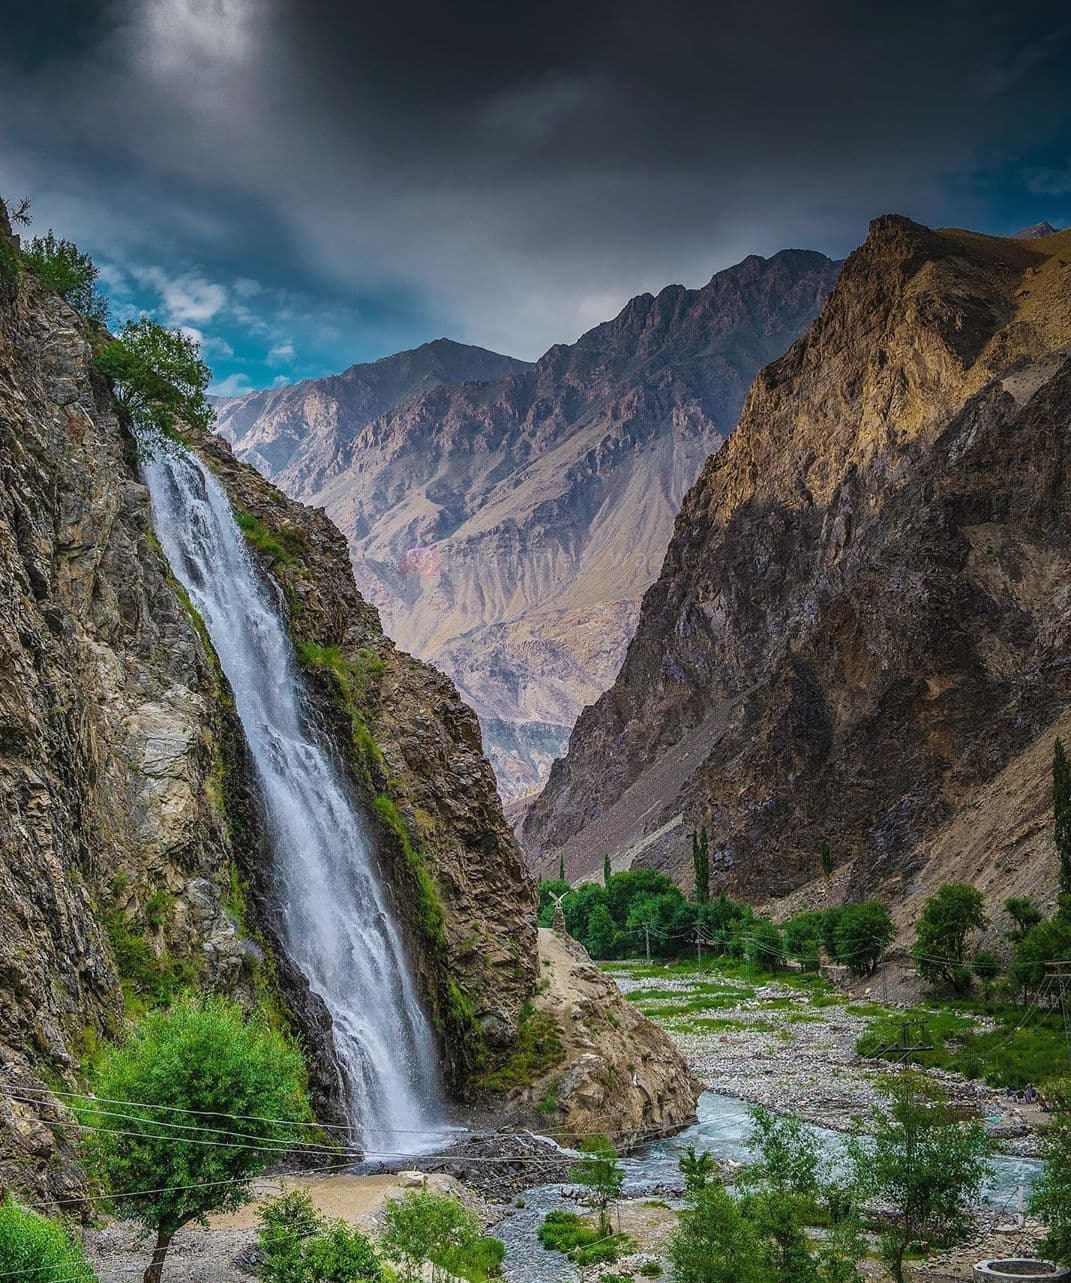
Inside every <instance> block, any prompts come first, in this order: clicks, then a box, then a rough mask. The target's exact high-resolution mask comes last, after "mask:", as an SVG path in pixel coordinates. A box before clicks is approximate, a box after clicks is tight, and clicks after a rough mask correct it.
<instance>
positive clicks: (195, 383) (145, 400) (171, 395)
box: [94, 316, 215, 434]
mask: <svg viewBox="0 0 1071 1283" xmlns="http://www.w3.org/2000/svg"><path fill="white" fill-rule="evenodd" d="M94 364H95V366H96V368H97V370H98V371H99V372H100V373H101V374H102V375H104V377H105V378H107V379H108V380H109V381H110V383H111V386H112V393H113V395H114V397H115V404H116V408H117V410H118V411H119V414H120V416H121V418H122V419H123V420H124V421H125V422H126V423H128V424H130V425H132V426H134V427H138V428H143V429H151V430H155V431H157V432H163V433H165V434H173V433H174V432H176V431H177V427H176V424H177V422H178V421H180V420H181V421H182V422H185V423H188V424H189V425H190V426H191V427H194V428H200V429H201V430H202V431H208V429H209V428H211V426H212V422H213V419H214V417H215V416H214V414H213V411H212V407H211V406H210V405H209V404H208V400H207V398H206V396H205V390H206V388H207V387H208V380H209V378H210V377H211V375H210V372H209V369H208V366H207V365H205V363H204V361H202V360H201V352H200V348H199V347H198V345H197V343H196V342H195V341H194V340H193V339H191V338H190V337H189V336H188V335H186V334H183V333H182V331H181V330H172V329H168V328H167V326H164V325H161V324H160V323H159V321H154V320H152V319H151V318H149V317H147V316H143V317H142V318H141V319H140V320H137V321H128V322H127V324H126V325H124V326H123V328H122V330H121V331H120V334H119V336H118V338H113V339H111V340H110V341H109V342H107V343H106V344H105V345H104V346H103V347H102V348H101V350H100V351H99V352H98V353H97V356H96V358H95V361H94Z"/></svg>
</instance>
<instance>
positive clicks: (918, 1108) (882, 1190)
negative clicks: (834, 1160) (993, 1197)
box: [848, 1072, 990, 1283]
mask: <svg viewBox="0 0 1071 1283" xmlns="http://www.w3.org/2000/svg"><path fill="white" fill-rule="evenodd" d="M883 1091H884V1094H885V1095H886V1097H887V1099H888V1102H889V1103H888V1105H887V1107H885V1108H878V1109H876V1110H875V1111H874V1115H873V1122H872V1127H871V1131H872V1135H871V1136H870V1137H869V1138H864V1137H861V1136H854V1137H852V1139H851V1140H850V1141H849V1146H848V1153H849V1158H850V1161H851V1164H852V1168H853V1181H854V1184H855V1186H856V1188H857V1189H858V1191H859V1193H860V1194H861V1195H862V1197H864V1198H878V1199H880V1200H881V1201H882V1202H883V1203H886V1204H888V1205H889V1207H890V1208H891V1217H890V1224H889V1228H888V1230H887V1231H886V1232H885V1233H884V1234H883V1235H882V1238H881V1259H882V1260H883V1261H884V1262H885V1264H886V1266H887V1267H888V1269H889V1271H890V1273H891V1274H892V1276H893V1278H894V1279H896V1283H903V1279H904V1255H905V1253H906V1252H907V1249H908V1248H909V1247H910V1246H911V1245H912V1244H913V1243H926V1244H938V1243H939V1244H942V1245H947V1244H953V1243H958V1242H962V1241H963V1240H964V1239H966V1238H967V1237H969V1235H970V1233H971V1232H972V1230H973V1228H974V1220H973V1215H972V1209H973V1207H974V1204H975V1203H977V1201H978V1198H979V1197H980V1194H981V1189H982V1183H983V1182H984V1180H985V1178H986V1175H987V1174H988V1172H989V1153H990V1141H989V1138H988V1136H987V1135H986V1132H985V1127H984V1126H983V1124H982V1123H981V1122H979V1121H977V1120H976V1121H972V1122H962V1121H960V1120H959V1119H958V1118H957V1117H956V1115H955V1113H954V1112H953V1110H952V1109H951V1108H950V1106H949V1103H948V1099H947V1097H946V1096H945V1095H944V1094H943V1093H942V1092H941V1090H940V1089H939V1088H938V1087H937V1086H936V1085H935V1084H934V1083H932V1082H931V1081H930V1080H929V1079H927V1078H925V1077H923V1076H922V1075H919V1074H916V1073H914V1072H909V1073H904V1074H901V1075H899V1076H897V1077H895V1078H891V1079H888V1080H886V1082H885V1083H884V1085H883Z"/></svg>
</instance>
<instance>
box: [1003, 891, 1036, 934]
mask: <svg viewBox="0 0 1071 1283" xmlns="http://www.w3.org/2000/svg"><path fill="white" fill-rule="evenodd" d="M1004 912H1005V913H1006V914H1007V915H1008V917H1009V918H1011V920H1012V922H1013V923H1014V924H1015V925H1014V926H1013V927H1012V929H1011V930H1010V931H1006V932H1005V933H1004V936H1005V939H1006V940H1010V941H1011V942H1012V943H1013V944H1016V943H1018V941H1020V940H1022V938H1023V937H1024V936H1025V935H1026V933H1027V932H1028V931H1029V930H1030V928H1031V927H1036V926H1037V924H1038V923H1039V922H1040V921H1041V910H1040V909H1039V908H1038V907H1037V905H1035V904H1034V902H1033V900H1031V899H1030V898H1029V897H1028V896H1025V895H1013V896H1012V897H1011V898H1010V899H1009V900H1005V901H1004Z"/></svg>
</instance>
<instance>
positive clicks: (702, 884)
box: [692, 825, 710, 904]
mask: <svg viewBox="0 0 1071 1283" xmlns="http://www.w3.org/2000/svg"><path fill="white" fill-rule="evenodd" d="M692 868H693V870H694V872H695V902H696V904H706V903H708V901H709V900H710V841H709V839H708V837H707V830H706V826H705V825H704V826H703V827H702V828H700V829H696V830H695V832H694V833H693V834H692Z"/></svg>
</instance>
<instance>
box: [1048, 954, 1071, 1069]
mask: <svg viewBox="0 0 1071 1283" xmlns="http://www.w3.org/2000/svg"><path fill="white" fill-rule="evenodd" d="M1045 970H1046V971H1048V972H1049V974H1050V975H1051V976H1053V977H1054V978H1055V980H1056V984H1057V986H1058V988H1059V991H1060V1015H1061V1016H1062V1017H1063V1022H1064V1039H1065V1040H1066V1042H1067V1058H1068V1062H1069V1063H1071V1018H1069V1015H1068V982H1069V981H1071V959H1064V961H1062V962H1046V964H1045Z"/></svg>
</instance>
